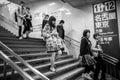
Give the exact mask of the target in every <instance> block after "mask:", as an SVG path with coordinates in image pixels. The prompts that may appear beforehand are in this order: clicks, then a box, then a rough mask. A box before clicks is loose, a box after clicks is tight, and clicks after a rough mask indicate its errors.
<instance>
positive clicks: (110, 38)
mask: <svg viewBox="0 0 120 80" xmlns="http://www.w3.org/2000/svg"><path fill="white" fill-rule="evenodd" d="M93 14H94V28H95V32H99V33H100V34H101V35H102V37H101V39H100V40H101V45H102V48H103V50H104V52H105V53H106V54H108V55H111V56H113V57H115V58H119V57H120V54H119V51H120V48H119V34H118V23H117V9H116V1H115V0H108V1H106V2H101V3H97V4H93Z"/></svg>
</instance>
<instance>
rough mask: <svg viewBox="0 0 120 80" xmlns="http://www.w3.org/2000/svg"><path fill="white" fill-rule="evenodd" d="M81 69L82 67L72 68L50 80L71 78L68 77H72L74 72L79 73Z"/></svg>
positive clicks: (68, 79) (67, 79) (82, 69)
mask: <svg viewBox="0 0 120 80" xmlns="http://www.w3.org/2000/svg"><path fill="white" fill-rule="evenodd" d="M83 71H84V68H83V67H80V68H75V69H73V70H71V71H69V72H67V73H64V74H63V75H60V76H58V77H56V78H54V79H52V80H73V79H70V78H71V77H73V76H74V75H76V74H79V75H81V74H80V73H82V72H83ZM74 80H75V79H74Z"/></svg>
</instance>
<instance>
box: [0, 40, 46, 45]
mask: <svg viewBox="0 0 120 80" xmlns="http://www.w3.org/2000/svg"><path fill="white" fill-rule="evenodd" d="M1 41H2V42H3V43H5V44H16V45H17V44H22V45H45V42H44V41H40V42H33V41H13V40H9V41H8V40H1Z"/></svg>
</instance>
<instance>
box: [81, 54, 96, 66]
mask: <svg viewBox="0 0 120 80" xmlns="http://www.w3.org/2000/svg"><path fill="white" fill-rule="evenodd" d="M95 63H96V61H95V59H94V58H93V57H92V56H91V55H90V54H85V55H84V56H83V57H82V65H83V66H90V65H95Z"/></svg>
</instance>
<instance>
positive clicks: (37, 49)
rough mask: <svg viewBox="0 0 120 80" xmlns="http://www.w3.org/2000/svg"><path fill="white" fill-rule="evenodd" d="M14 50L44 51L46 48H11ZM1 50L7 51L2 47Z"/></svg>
mask: <svg viewBox="0 0 120 80" xmlns="http://www.w3.org/2000/svg"><path fill="white" fill-rule="evenodd" d="M11 49H12V50H13V51H14V52H16V53H17V52H32V51H37V52H38V51H40V52H43V51H46V48H11ZM2 51H3V52H7V51H6V50H4V49H2Z"/></svg>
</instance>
